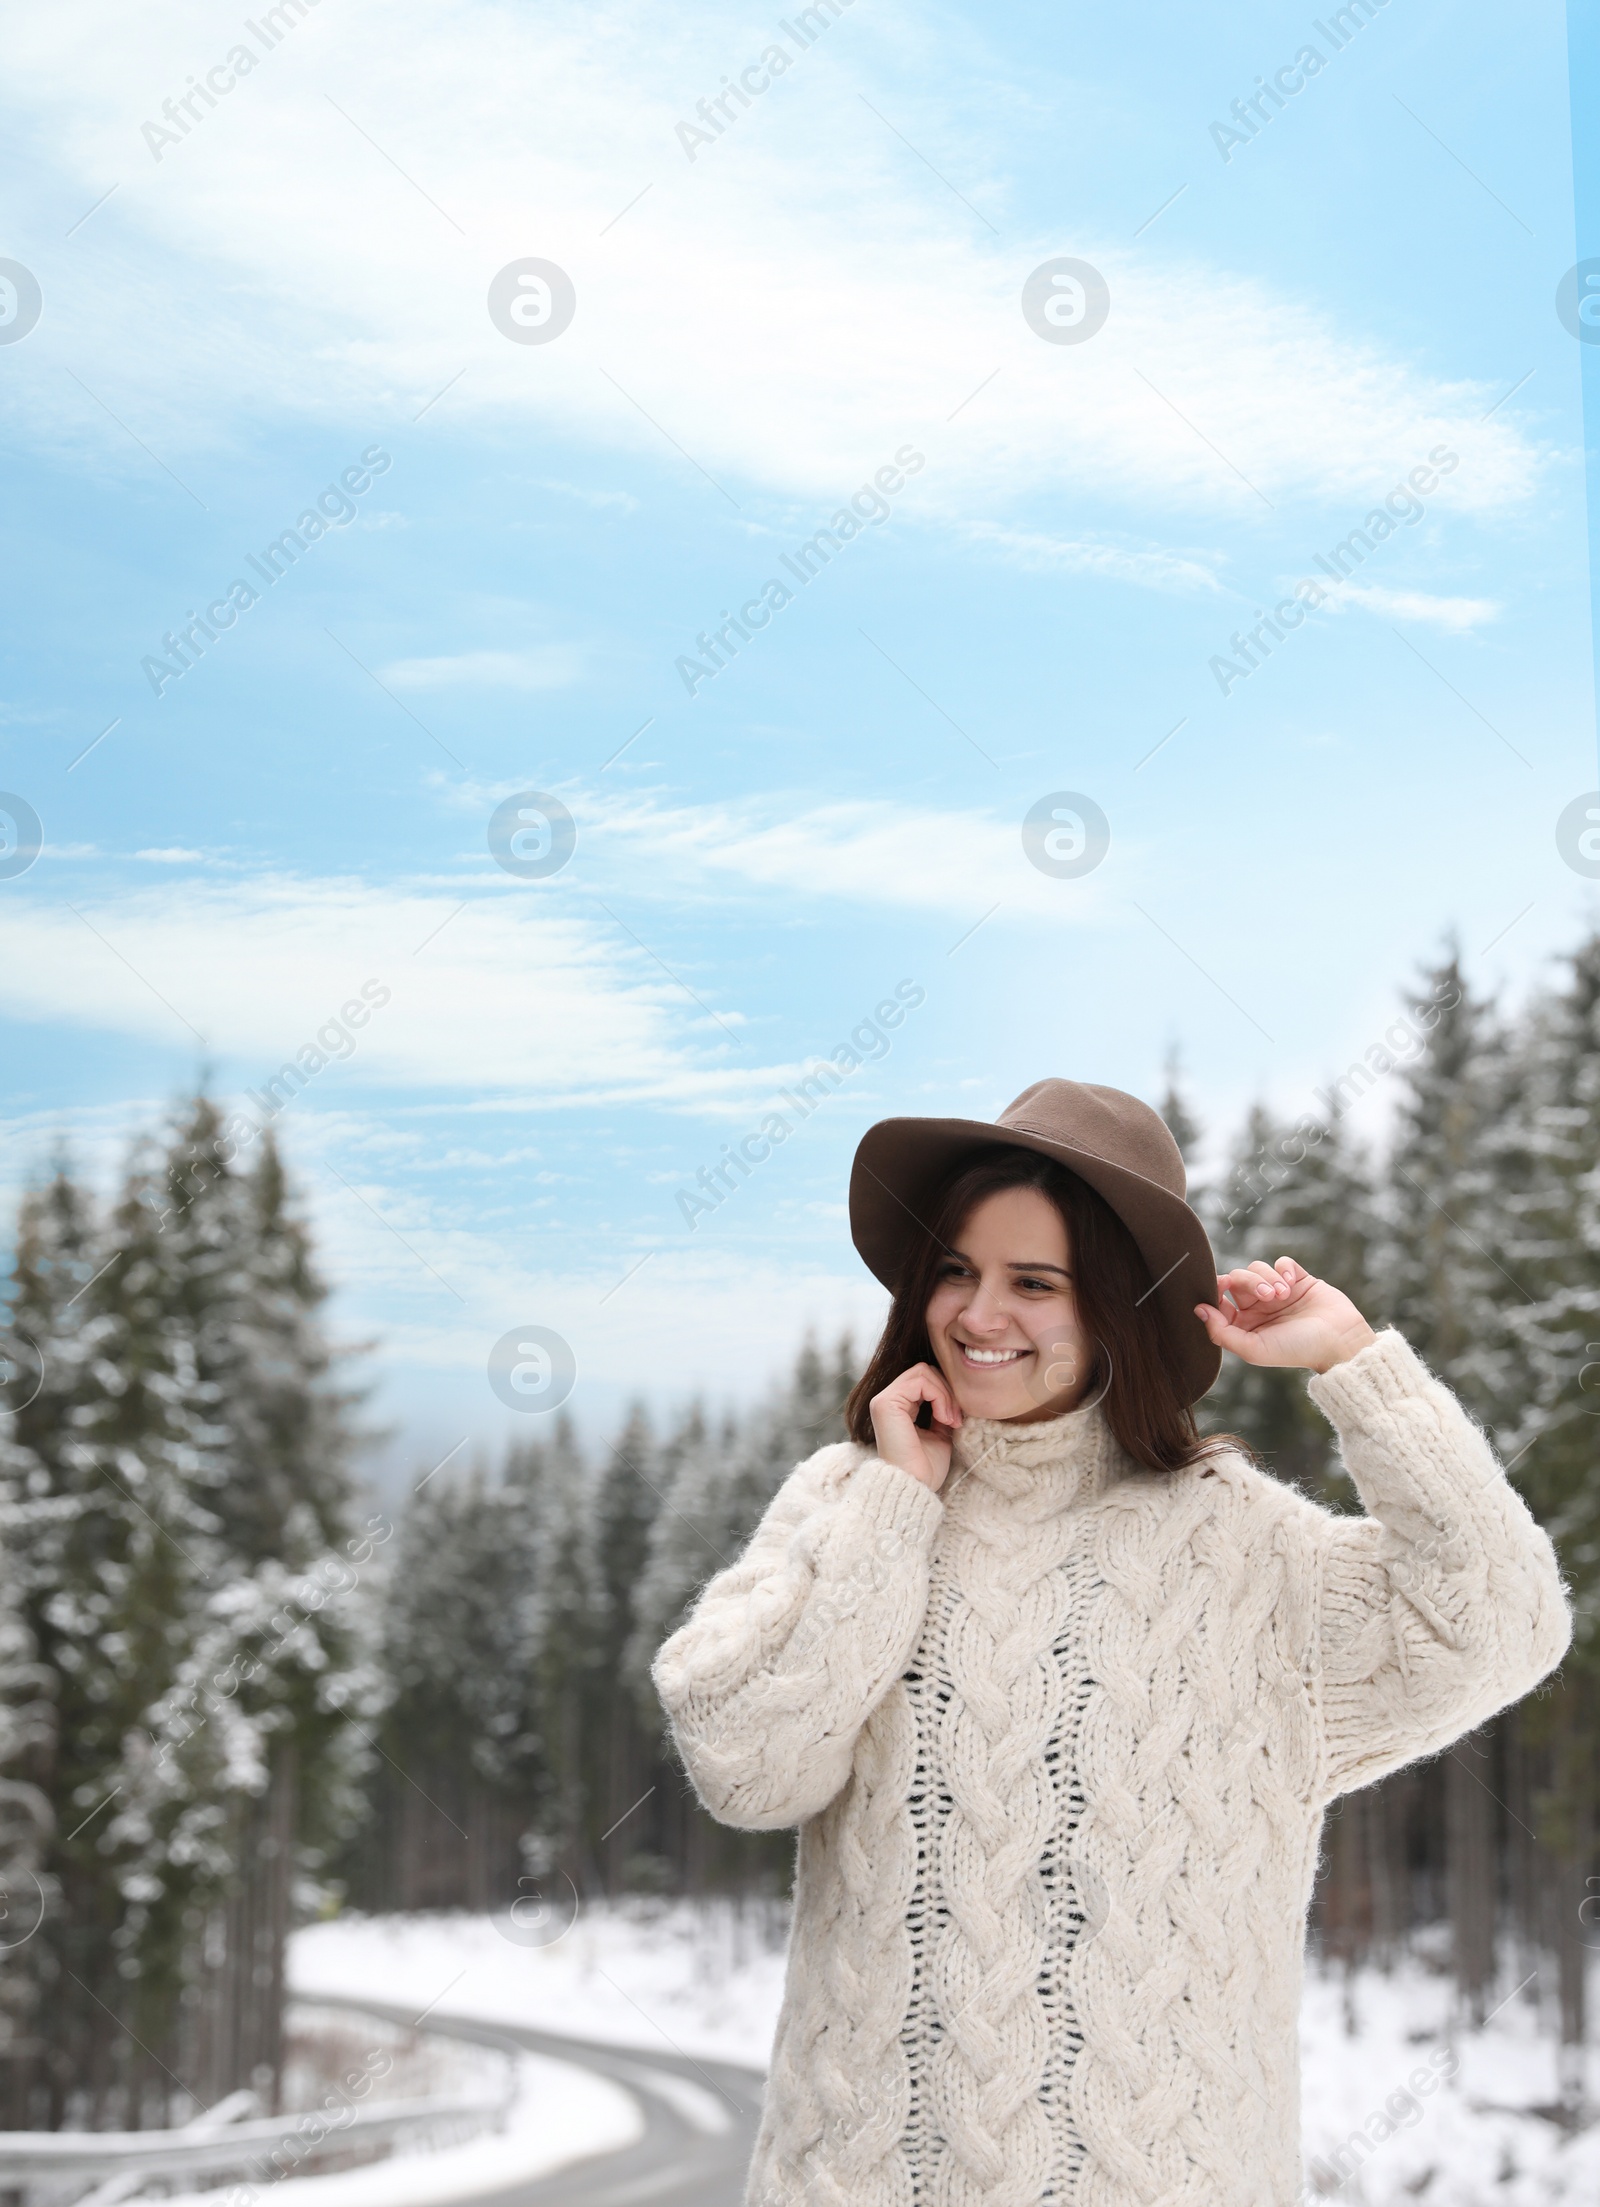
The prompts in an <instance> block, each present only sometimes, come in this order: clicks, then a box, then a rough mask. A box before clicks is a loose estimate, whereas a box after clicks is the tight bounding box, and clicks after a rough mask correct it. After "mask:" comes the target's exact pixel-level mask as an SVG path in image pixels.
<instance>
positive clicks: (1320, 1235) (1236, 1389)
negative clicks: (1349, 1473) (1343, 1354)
mask: <svg viewBox="0 0 1600 2207" xmlns="http://www.w3.org/2000/svg"><path fill="white" fill-rule="evenodd" d="M1209 1208H1210V1211H1211V1214H1212V1215H1211V1218H1210V1220H1209V1224H1210V1226H1211V1229H1212V1237H1213V1240H1214V1242H1215V1244H1216V1250H1217V1263H1218V1266H1219V1267H1220V1268H1221V1269H1222V1270H1224V1271H1226V1270H1227V1269H1229V1268H1230V1267H1231V1266H1235V1265H1244V1264H1251V1263H1253V1262H1254V1261H1255V1260H1256V1259H1257V1258H1261V1259H1263V1260H1264V1261H1265V1262H1266V1263H1268V1264H1271V1263H1273V1262H1274V1261H1275V1260H1276V1259H1277V1258H1279V1257H1285V1256H1287V1257H1294V1258H1296V1259H1297V1260H1298V1261H1299V1262H1300V1263H1301V1264H1303V1265H1304V1266H1305V1267H1306V1269H1307V1270H1308V1271H1310V1272H1314V1273H1316V1274H1317V1275H1318V1277H1319V1278H1323V1279H1328V1280H1331V1281H1332V1282H1333V1283H1334V1285H1335V1286H1336V1287H1340V1288H1343V1290H1344V1291H1345V1293H1346V1294H1347V1295H1349V1296H1350V1297H1352V1299H1353V1300H1354V1301H1355V1302H1356V1303H1357V1305H1358V1306H1359V1307H1360V1308H1362V1309H1363V1310H1367V1311H1371V1310H1372V1308H1373V1301H1374V1283H1373V1277H1372V1261H1373V1246H1374V1242H1375V1239H1376V1235H1377V1216H1376V1210H1375V1198H1374V1194H1373V1189H1372V1185H1371V1181H1370V1178H1369V1169H1368V1165H1367V1161H1366V1159H1365V1157H1364V1156H1363V1155H1362V1154H1361V1153H1360V1152H1359V1151H1358V1150H1356V1149H1355V1148H1354V1147H1353V1146H1352V1145H1351V1144H1350V1142H1349V1141H1348V1139H1347V1138H1346V1137H1345V1136H1344V1134H1343V1132H1342V1130H1341V1127H1340V1125H1339V1122H1338V1121H1337V1120H1335V1121H1333V1122H1331V1123H1329V1124H1326V1125H1322V1126H1321V1127H1320V1131H1313V1130H1311V1129H1309V1128H1308V1125H1307V1122H1306V1121H1305V1120H1301V1121H1300V1122H1298V1124H1297V1125H1290V1124H1289V1123H1287V1122H1282V1123H1280V1122H1279V1121H1278V1120H1276V1119H1274V1118H1273V1117H1272V1115H1271V1114H1270V1113H1269V1112H1268V1111H1266V1110H1265V1109H1264V1108H1262V1107H1261V1106H1259V1105H1258V1106H1257V1107H1256V1108H1255V1109H1253V1110H1252V1111H1251V1113H1250V1115H1249V1117H1248V1119H1247V1120H1246V1123H1245V1127H1244V1130H1243V1133H1242V1135H1241V1137H1240V1139H1239V1142H1238V1143H1237V1145H1236V1146H1235V1150H1234V1153H1233V1156H1232V1158H1231V1159H1230V1163H1229V1168H1228V1171H1227V1173H1226V1175H1225V1177H1224V1179H1223V1181H1222V1184H1221V1186H1220V1188H1219V1190H1218V1192H1217V1194H1216V1196H1215V1198H1214V1199H1213V1201H1212V1202H1211V1204H1210V1206H1209ZM1201 1417H1202V1422H1203V1424H1204V1425H1205V1427H1206V1429H1207V1431H1209V1432H1231V1433H1237V1434H1238V1435H1239V1436H1240V1438H1241V1439H1242V1440H1244V1441H1246V1442H1248V1444H1249V1446H1250V1447H1251V1448H1252V1449H1253V1450H1254V1451H1255V1452H1256V1454H1257V1455H1259V1456H1260V1457H1262V1459H1263V1460H1264V1461H1265V1462H1266V1463H1267V1464H1268V1465H1269V1466H1270V1467H1271V1469H1272V1470H1273V1472H1274V1473H1275V1474H1276V1475H1277V1476H1278V1477H1279V1478H1281V1479H1287V1480H1290V1481H1292V1482H1293V1484H1295V1485H1296V1486H1298V1487H1300V1488H1301V1489H1302V1490H1303V1491H1304V1492H1305V1493H1307V1494H1309V1495H1311V1496H1312V1497H1313V1498H1314V1499H1315V1500H1318V1501H1323V1502H1327V1503H1329V1504H1331V1505H1332V1506H1335V1507H1344V1508H1348V1507H1351V1506H1352V1504H1353V1500H1354V1498H1353V1496H1351V1494H1350V1491H1349V1487H1348V1483H1347V1482H1345V1481H1344V1480H1343V1478H1342V1477H1340V1476H1339V1475H1338V1473H1337V1470H1336V1466H1335V1462H1334V1449H1333V1436H1332V1434H1331V1433H1330V1431H1329V1429H1328V1421H1327V1420H1326V1418H1324V1417H1323V1415H1322V1413H1321V1412H1320V1411H1319V1410H1318V1409H1317V1408H1316V1406H1315V1404H1314V1403H1313V1402H1312V1401H1311V1399H1310V1397H1309V1396H1308V1395H1307V1393H1306V1383H1305V1374H1304V1373H1303V1372H1279V1371H1267V1370H1256V1369H1253V1368H1252V1367H1250V1366H1249V1365H1246V1364H1242V1363H1240V1362H1239V1360H1238V1359H1237V1358H1235V1357H1225V1358H1224V1360H1223V1367H1222V1372H1221V1374H1220V1376H1219V1378H1218V1381H1217V1384H1216V1386H1215V1387H1214V1388H1213V1389H1212V1391H1211V1393H1210V1394H1209V1395H1207V1396H1206V1398H1205V1401H1204V1404H1203V1405H1202V1410H1201Z"/></svg>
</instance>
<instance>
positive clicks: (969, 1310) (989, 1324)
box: [962, 1286, 1011, 1333]
mask: <svg viewBox="0 0 1600 2207" xmlns="http://www.w3.org/2000/svg"><path fill="white" fill-rule="evenodd" d="M962 1316H963V1317H964V1318H965V1319H966V1321H967V1324H968V1325H969V1326H971V1327H973V1328H974V1330H975V1331H977V1332H979V1333H1004V1332H1005V1330H1006V1328H1007V1327H1008V1326H1009V1325H1010V1323H1011V1320H1010V1317H1009V1316H1008V1315H1007V1313H1006V1311H1005V1310H1004V1309H1003V1308H1002V1307H1001V1304H1000V1302H999V1300H998V1298H997V1297H996V1296H994V1295H992V1294H991V1293H990V1291H989V1290H988V1288H986V1287H983V1286H979V1287H978V1288H977V1289H975V1291H974V1293H973V1297H972V1300H971V1302H970V1303H969V1304H968V1305H967V1307H966V1309H965V1310H964V1311H963V1312H962Z"/></svg>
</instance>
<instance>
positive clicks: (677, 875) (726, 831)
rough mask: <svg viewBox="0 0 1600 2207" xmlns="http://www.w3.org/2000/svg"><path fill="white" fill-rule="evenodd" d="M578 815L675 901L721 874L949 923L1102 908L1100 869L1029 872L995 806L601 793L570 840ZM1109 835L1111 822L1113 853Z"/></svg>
mask: <svg viewBox="0 0 1600 2207" xmlns="http://www.w3.org/2000/svg"><path fill="white" fill-rule="evenodd" d="M956 740H957V739H956V738H954V737H952V738H951V741H952V742H955V741H956ZM1042 794H1043V792H1041V795H1042ZM571 801H572V802H573V804H574V809H575V810H576V809H578V800H577V799H576V798H574V799H572V800H571ZM585 811H586V812H588V814H589V816H590V817H592V818H594V819H595V820H596V824H597V826H603V829H604V833H605V835H606V838H607V840H608V842H618V843H621V844H623V845H624V846H627V845H629V844H632V845H635V846H637V848H638V850H639V852H640V855H641V857H645V856H648V861H649V866H648V871H649V874H650V876H651V877H652V878H653V880H654V883H655V886H656V888H657V890H658V891H665V892H668V893H670V894H671V895H673V896H674V897H677V898H681V897H683V896H684V895H686V894H692V893H693V892H694V891H695V889H696V888H697V887H698V889H699V890H700V891H701V892H702V893H704V891H705V889H706V885H707V877H708V876H712V877H714V876H716V875H721V876H722V877H723V880H724V882H725V883H727V884H728V885H729V886H731V885H732V884H734V883H740V884H743V885H744V886H746V887H747V888H749V889H753V890H760V891H761V892H763V893H766V894H770V893H771V892H772V891H774V890H778V891H785V892H787V893H789V894H790V895H793V896H800V897H810V898H825V899H830V900H833V901H838V902H843V903H849V904H858V905H878V906H885V905H887V906H893V907H896V908H898V909H899V910H901V911H907V912H940V913H944V914H946V915H948V916H949V917H950V918H951V919H952V920H968V921H970V920H973V919H976V918H977V917H978V915H979V914H980V913H982V912H983V911H984V910H985V909H986V908H987V907H989V906H991V905H994V904H999V905H1000V906H1002V908H1003V909H1004V911H1005V912H1006V914H1007V916H1008V917H1010V918H1022V917H1028V918H1033V919H1049V920H1052V921H1054V922H1056V923H1057V924H1058V925H1062V924H1064V925H1071V926H1078V925H1085V924H1089V923H1091V922H1093V921H1095V920H1097V919H1099V918H1102V917H1103V916H1104V915H1105V914H1106V912H1107V908H1108V905H1109V903H1110V899H1109V897H1108V896H1107V893H1106V890H1105V887H1104V876H1103V874H1101V873H1098V872H1096V873H1091V874H1087V875H1084V876H1082V877H1081V878H1078V879H1076V880H1061V879H1057V878H1056V877H1054V876H1051V875H1047V874H1043V873H1040V872H1039V871H1038V870H1037V868H1036V867H1034V866H1033V865H1032V864H1030V862H1029V860H1028V858H1027V856H1026V855H1025V853H1024V851H1023V847H1022V821H1021V816H1020V814H1015V815H1013V814H1007V813H1003V812H1001V811H1000V810H999V809H998V802H997V807H996V809H995V810H993V811H990V810H989V809H987V808H980V807H977V806H974V807H972V808H970V809H963V810H961V811H941V810H939V809H938V808H937V807H934V806H930V805H920V804H910V803H881V802H876V803H875V802H857V803H850V804H833V805H813V806H809V807H806V808H805V809H803V810H797V809H790V802H789V801H788V800H786V799H785V798H784V796H783V795H782V794H774V795H773V796H771V797H768V798H762V799H753V800H751V801H750V802H748V803H746V804H742V805H731V804H730V805H700V806H689V805H682V806H674V805H670V804H664V803H659V802H657V801H656V800H654V799H652V798H649V797H643V796H641V797H631V796H618V797H615V798H613V797H610V796H600V797H596V798H593V799H591V800H589V802H588V804H587V805H586V806H584V808H583V810H580V811H579V813H578V817H579V822H580V834H581V832H582V821H583V818H584V812H585ZM1116 833H1117V831H1116V823H1115V822H1113V823H1112V837H1113V848H1114V849H1118V850H1119V855H1120V848H1119V846H1118V844H1117V840H1116ZM639 871H640V870H636V873H639ZM640 877H641V878H642V874H641V875H640ZM713 893H714V892H713ZM952 939H954V938H953V937H952Z"/></svg>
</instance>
